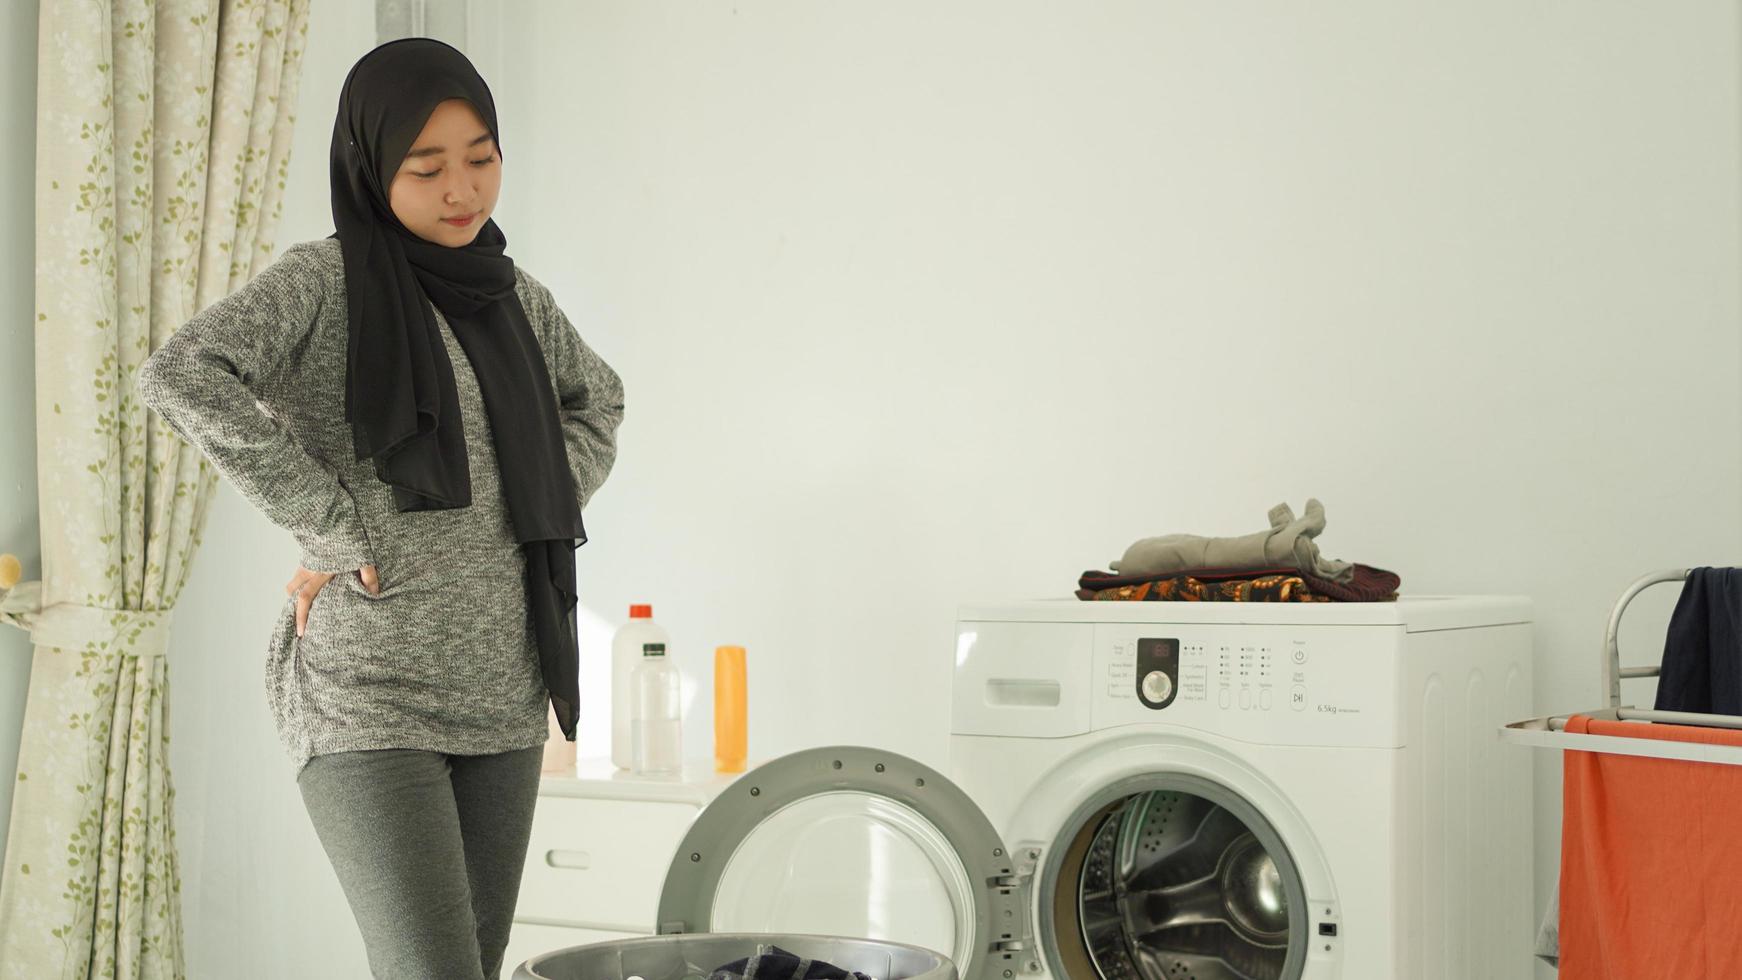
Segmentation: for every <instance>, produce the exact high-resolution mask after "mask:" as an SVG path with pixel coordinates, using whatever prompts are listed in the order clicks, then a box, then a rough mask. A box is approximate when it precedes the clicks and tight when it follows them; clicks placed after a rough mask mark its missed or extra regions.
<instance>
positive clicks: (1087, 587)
mask: <svg viewBox="0 0 1742 980" xmlns="http://www.w3.org/2000/svg"><path fill="white" fill-rule="evenodd" d="M1264 575H1292V576H1296V577H1298V578H1300V579H1301V580H1302V581H1303V582H1305V583H1306V584H1307V588H1309V589H1311V590H1312V591H1313V593H1314V594H1315V595H1322V596H1327V597H1329V598H1332V599H1335V600H1337V601H1338V602H1392V601H1395V600H1396V599H1397V587H1398V586H1399V585H1401V584H1402V583H1403V580H1402V579H1400V578H1398V577H1397V573H1395V572H1388V571H1386V570H1385V569H1383V568H1374V567H1373V566H1371V565H1362V564H1356V565H1355V574H1354V577H1353V578H1351V579H1350V580H1349V581H1347V582H1333V581H1331V580H1330V579H1328V578H1319V577H1318V576H1316V575H1307V574H1304V573H1303V572H1301V570H1300V569H1298V568H1188V569H1185V570H1184V571H1179V572H1169V573H1168V574H1166V575H1115V574H1113V573H1112V572H1101V571H1096V570H1094V569H1090V570H1089V571H1086V572H1084V573H1083V574H1082V576H1081V577H1080V578H1078V579H1077V598H1079V599H1085V600H1088V599H1093V598H1094V597H1095V593H1096V592H1098V591H1100V590H1102V589H1116V588H1119V587H1120V586H1123V585H1141V584H1142V583H1144V582H1154V581H1157V580H1160V579H1172V578H1180V577H1184V576H1190V577H1191V578H1195V579H1199V580H1201V581H1205V582H1225V581H1230V580H1234V579H1253V578H1259V577H1260V576H1264Z"/></svg>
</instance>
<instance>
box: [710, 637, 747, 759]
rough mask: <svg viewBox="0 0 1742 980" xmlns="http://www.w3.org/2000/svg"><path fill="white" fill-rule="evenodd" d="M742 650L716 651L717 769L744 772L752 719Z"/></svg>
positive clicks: (715, 741)
mask: <svg viewBox="0 0 1742 980" xmlns="http://www.w3.org/2000/svg"><path fill="white" fill-rule="evenodd" d="M747 681H748V679H747V678H746V676H745V669H744V648H743V647H730V646H727V647H715V648H714V768H715V770H717V771H719V772H743V771H744V757H745V755H746V748H745V743H746V741H747V731H746V729H747V728H748V724H749V719H748V717H747V710H746V709H747V704H746V701H747V698H746V692H745V687H746V684H747Z"/></svg>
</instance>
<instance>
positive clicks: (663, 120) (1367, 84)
mask: <svg viewBox="0 0 1742 980" xmlns="http://www.w3.org/2000/svg"><path fill="white" fill-rule="evenodd" d="M517 9H518V10H519V15H518V16H517V18H516V21H515V23H514V24H512V25H510V26H509V28H508V30H509V33H508V34H506V35H505V39H504V46H505V55H506V56H505V57H504V60H503V65H504V70H505V74H504V76H503V77H502V78H500V79H494V80H492V83H493V85H494V86H495V91H496V94H497V101H498V105H499V106H500V107H501V111H502V115H503V123H502V127H503V132H502V142H503V147H504V155H505V189H504V191H503V200H504V202H505V203H504V206H503V209H502V212H501V213H500V214H499V221H500V222H501V223H502V226H503V228H504V230H505V231H506V233H507V235H508V241H509V244H510V252H511V254H513V255H514V256H515V258H516V260H517V261H518V262H520V263H521V264H523V265H525V266H526V267H527V268H528V269H530V270H532V271H533V273H534V274H535V275H538V276H540V277H541V278H542V279H544V281H545V282H546V283H547V284H549V285H550V286H551V288H552V289H553V290H554V291H555V293H556V295H557V297H558V299H559V301H560V302H561V303H562V305H563V307H564V308H565V309H566V310H567V311H568V312H569V314H570V316H571V317H572V318H573V319H574V320H575V322H576V323H577V324H578V325H579V326H580V329H581V331H582V333H583V335H584V336H585V337H586V338H587V339H588V340H589V342H591V343H592V344H593V345H594V346H595V347H596V348H597V349H598V350H599V351H600V352H601V353H602V354H603V355H604V356H605V357H606V358H607V359H608V360H610V361H611V362H612V363H613V364H614V365H615V366H616V367H617V368H618V369H619V370H620V371H621V372H622V374H623V376H624V379H625V385H626V391H627V410H626V420H625V422H624V425H623V430H622V433H621V446H622V455H621V458H620V461H619V463H618V469H617V471H616V473H615V474H614V475H613V476H612V481H611V483H609V484H608V485H607V486H606V487H605V488H604V489H603V490H601V491H600V492H599V495H598V496H597V497H596V498H595V499H594V501H593V503H592V506H591V507H590V508H589V512H588V515H587V517H588V528H589V531H590V532H591V534H592V541H591V543H589V544H588V545H587V546H586V547H585V548H583V549H582V551H581V553H580V564H581V570H582V571H581V575H582V593H583V597H584V601H585V602H586V604H587V606H588V607H589V609H591V610H592V611H593V612H594V613H596V614H597V615H598V616H600V617H601V618H602V619H604V620H607V621H609V622H611V623H615V622H616V621H618V620H619V619H620V618H621V617H622V616H623V615H624V612H625V606H626V605H627V604H628V603H630V602H633V601H651V602H653V603H654V605H655V612H656V614H657V616H658V618H659V619H660V620H662V621H663V622H665V623H666V624H667V625H668V627H669V628H670V629H671V631H672V634H673V640H674V644H673V645H674V650H675V656H676V659H677V661H678V663H679V664H680V665H682V666H683V667H684V668H685V669H686V670H688V671H690V672H691V674H692V676H693V677H695V678H697V679H699V680H700V681H701V685H700V687H699V690H698V693H699V694H700V695H701V696H699V697H698V698H697V700H696V702H695V703H694V705H693V708H694V713H693V716H692V718H691V723H690V724H689V726H688V728H687V730H686V738H688V739H690V740H691V741H690V744H691V745H692V746H695V747H696V748H698V749H699V750H700V751H701V752H702V753H704V754H705V753H706V752H707V751H708V750H709V749H708V747H709V746H710V745H711V723H710V721H709V718H708V715H709V709H710V707H711V704H710V701H709V699H708V697H707V690H708V688H707V687H706V684H707V679H708V677H709V672H710V670H711V664H712V654H711V650H712V648H713V646H714V645H716V644H720V643H732V642H736V643H742V644H744V645H746V646H747V647H748V649H749V656H750V663H751V685H750V686H751V691H752V705H751V749H752V752H753V754H755V755H759V756H770V755H775V754H779V753H782V752H785V751H789V750H792V749H796V748H800V747H804V746H808V745H816V744H826V743H830V742H836V741H840V742H861V741H873V740H874V741H875V742H876V743H877V744H879V745H884V746H887V747H889V748H891V749H894V750H897V751H903V752H906V753H908V754H911V755H913V756H915V757H917V758H920V759H921V760H922V761H927V762H930V763H933V764H941V763H942V762H943V761H944V759H945V757H946V753H947V740H946V732H947V723H946V718H947V704H948V702H947V695H948V684H949V671H950V664H951V659H950V649H951V647H950V636H951V625H952V617H953V610H954V607H955V604H956V603H957V602H959V601H961V600H964V599H969V598H977V597H1021V596H1067V595H1069V594H1070V590H1071V589H1072V587H1073V585H1074V580H1075V577H1076V575H1077V574H1078V573H1079V572H1081V571H1082V570H1084V569H1086V568H1105V567H1106V564H1107V562H1108V561H1110V560H1112V559H1114V558H1116V557H1117V556H1118V555H1119V554H1120V553H1121V551H1122V550H1123V549H1124V547H1125V546H1126V545H1127V544H1128V543H1129V542H1130V541H1132V540H1133V539H1135V538H1138V537H1142V536H1146V535H1152V534H1160V533H1165V532H1173V531H1190V532H1196V533H1203V534H1240V533H1245V532H1249V531H1253V530H1257V529H1259V528H1261V527H1262V526H1263V519H1264V513H1265V510H1266V509H1267V508H1268V507H1270V506H1271V505H1272V504H1275V503H1277V502H1278V501H1283V500H1286V501H1289V502H1291V503H1292V504H1293V505H1294V506H1295V508H1296V509H1297V510H1298V509H1299V508H1300V507H1301V505H1302V503H1303V501H1304V499H1305V498H1306V497H1307V496H1309V495H1316V496H1319V497H1320V498H1321V499H1323V500H1324V502H1325V504H1326V508H1327V511H1328V514H1329V518H1330V526H1329V529H1328V530H1327V531H1326V532H1325V534H1324V536H1323V537H1322V538H1321V539H1320V540H1321V542H1322V544H1323V545H1324V547H1325V549H1326V551H1327V553H1328V554H1330V555H1331V556H1333V557H1340V558H1346V559H1353V560H1357V561H1362V562H1366V563H1369V564H1373V565H1378V566H1381V567H1384V568H1390V569H1393V570H1396V571H1397V572H1398V573H1400V574H1401V575H1402V577H1403V582H1404V590H1405V591H1407V592H1414V593H1433V592H1507V593H1522V594H1526V595H1529V596H1532V597H1533V598H1534V599H1535V601H1536V603H1537V614H1538V629H1537V643H1538V671H1537V684H1538V691H1539V697H1538V704H1539V706H1540V707H1541V708H1542V709H1543V710H1545V711H1547V710H1550V709H1554V710H1569V709H1576V708H1583V707H1590V706H1592V705H1593V704H1594V703H1596V701H1597V699H1598V698H1599V696H1600V684H1599V680H1598V669H1597V661H1596V659H1595V655H1596V652H1597V650H1598V647H1599V645H1600V642H1601V636H1602V625H1603V618H1604V616H1605V614H1606V613H1607V610H1608V608H1609V605H1610V603H1611V602H1612V601H1613V599H1614V597H1615V596H1616V594H1617V593H1618V592H1619V591H1620V590H1621V589H1622V587H1623V586H1625V585H1626V583H1627V582H1629V581H1630V580H1631V579H1633V578H1634V577H1635V576H1636V575H1638V574H1640V573H1642V572H1644V571H1647V570H1650V569H1654V568H1658V567H1670V566H1681V565H1698V564H1720V565H1723V564H1734V563H1738V562H1739V561H1742V396H1739V394H1738V392H1739V382H1742V377H1739V374H1742V343H1739V338H1742V333H1739V331H1738V327H1737V323H1738V313H1739V310H1738V289H1739V286H1742V276H1739V272H1738V260H1739V258H1742V254H1739V252H1742V233H1739V232H1742V229H1739V223H1738V219H1739V216H1742V212H1739V198H1738V189H1739V188H1738V173H1739V163H1742V160H1739V144H1738V109H1739V105H1738V25H1737V15H1736V11H1735V9H1734V7H1733V6H1732V5H1719V4H1703V3H1693V2H1682V3H1671V4H1653V5H1650V6H1649V7H1645V6H1641V5H1638V4H1625V3H1598V4H1592V3H1572V2H1558V3H1539V4H1530V5H1518V4H1510V3H1502V2H1497V0H1484V2H1476V3H1461V4H1437V5H1427V4H1397V3H1392V2H1381V0H1371V2H1349V0H1343V2H1338V3H1335V4H1314V5H1310V6H1307V5H1299V4H1288V3H1263V4H1257V3H1243V4H1183V3H1168V4H1157V3H1139V2H1126V3H1114V2H1096V3H1069V4H1066V3H1057V2H1047V3H1042V2H1032V0H1029V2H1016V0H999V2H991V0H981V2H963V0H957V2H951V3H945V4H847V3H817V2H799V0H788V2H739V3H735V4H712V5H700V4H678V3H671V2H665V3H659V2H649V3H638V4H621V3H601V2H584V3H571V4H557V3H544V4H536V5H526V6H523V7H520V8H517ZM1668 598H1669V599H1670V600H1673V590H1670V595H1669V596H1668ZM1642 602H1643V603H1644V605H1643V607H1642V608H1641V611H1640V616H1639V619H1638V621H1637V622H1636V623H1634V624H1632V625H1633V628H1632V629H1630V630H1629V632H1628V634H1627V636H1626V637H1624V638H1625V639H1627V640H1628V641H1629V643H1630V645H1632V647H1633V649H1635V650H1638V651H1640V653H1641V654H1642V656H1643V658H1644V659H1654V658H1655V657H1656V656H1657V654H1658V652H1659V650H1660V644H1661V637H1662V627H1663V622H1664V620H1663V618H1662V617H1663V616H1666V615H1667V609H1668V607H1669V603H1668V602H1666V601H1660V600H1659V599H1657V598H1654V597H1651V596H1649V595H1648V598H1647V599H1646V600H1642ZM1653 616H1657V617H1658V618H1657V619H1656V620H1655V622H1652V621H1651V620H1652V617H1653ZM1653 630H1655V633H1654V632H1653ZM602 640H603V633H602V632H601V634H600V636H599V638H598V639H597V640H595V642H594V643H593V645H592V646H590V647H589V648H588V649H590V650H591V651H592V653H593V655H594V662H593V671H592V673H591V675H590V676H591V677H592V678H593V679H594V681H595V682H598V681H599V680H600V679H601V678H602V676H603V674H602V663H603V652H604V651H603V644H602ZM1653 644H1659V646H1653ZM1639 696H1640V698H1641V699H1642V700H1647V701H1648V700H1649V697H1650V692H1649V690H1648V689H1647V690H1645V691H1642V692H1640V693H1639ZM586 717H587V718H589V719H590V722H591V724H592V727H591V728H590V729H585V730H584V732H587V733H590V734H591V737H592V739H593V740H594V742H593V744H594V745H596V746H597V745H600V743H599V742H598V741H597V740H598V738H599V732H600V731H601V730H602V723H603V719H602V717H601V716H600V714H599V713H598V711H597V710H594V711H591V712H589V713H588V714H587V715H586ZM1518 751H1527V750H1524V749H1519V750H1518ZM1557 763H1558V759H1556V758H1551V757H1549V756H1548V754H1546V753H1545V754H1543V756H1542V757H1541V758H1540V759H1539V762H1538V771H1539V774H1540V776H1541V778H1540V780H1539V788H1538V793H1537V803H1538V813H1539V816H1538V826H1537V841H1538V849H1539V855H1538V865H1537V881H1538V888H1539V890H1541V891H1540V894H1541V898H1540V899H1539V904H1540V901H1541V900H1546V894H1547V892H1546V889H1547V887H1548V884H1549V882H1550V881H1551V880H1552V878H1551V876H1552V874H1553V873H1554V869H1555V867H1556V866H1557V864H1558V861H1557V856H1556V851H1555V848H1556V847H1557V843H1556V842H1557V840H1558V826H1559V810H1558V806H1559V796H1558V793H1559V789H1558V787H1559V782H1558V774H1557V771H1556V768H1555V767H1556V765H1557ZM1526 972H1527V971H1526V968H1524V967H1522V966H1521V975H1525V973H1526Z"/></svg>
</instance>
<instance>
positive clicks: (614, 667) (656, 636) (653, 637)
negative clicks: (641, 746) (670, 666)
mask: <svg viewBox="0 0 1742 980" xmlns="http://www.w3.org/2000/svg"><path fill="white" fill-rule="evenodd" d="M647 643H661V644H670V643H671V638H670V637H668V636H666V635H665V630H663V629H661V628H660V627H659V624H657V623H655V622H654V621H653V607H652V606H651V605H648V604H645V603H636V604H635V605H632V606H630V607H629V622H627V623H624V624H623V625H622V626H620V627H618V628H617V635H616V636H614V637H612V638H611V764H612V765H614V766H616V767H617V768H619V769H633V768H635V743H634V736H633V735H632V732H633V731H634V729H633V728H632V727H631V722H632V721H633V720H634V718H633V715H632V714H631V712H632V711H633V708H632V707H631V706H632V704H633V700H632V699H631V690H630V687H629V682H630V678H631V677H632V676H633V675H634V673H635V668H636V666H638V665H639V664H640V663H641V648H642V646H643V645H644V644H647Z"/></svg>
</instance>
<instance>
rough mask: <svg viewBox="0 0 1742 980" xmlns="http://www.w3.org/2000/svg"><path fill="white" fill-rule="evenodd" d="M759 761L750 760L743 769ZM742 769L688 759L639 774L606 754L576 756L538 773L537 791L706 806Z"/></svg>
mask: <svg viewBox="0 0 1742 980" xmlns="http://www.w3.org/2000/svg"><path fill="white" fill-rule="evenodd" d="M758 765H760V763H758V762H755V761H751V762H747V763H745V765H744V772H749V771H750V770H752V769H755V768H756V767H757V766H758ZM742 775H744V773H743V772H715V771H714V760H713V759H690V760H687V761H685V762H684V767H683V772H682V773H674V774H672V775H669V776H643V775H638V774H636V773H633V772H629V771H627V770H623V769H618V768H617V767H616V766H613V765H612V764H611V759H610V757H608V756H595V757H584V758H581V759H577V760H576V761H575V764H574V766H573V767H572V768H568V769H559V770H555V771H551V772H545V773H543V774H541V776H540V778H539V784H538V792H539V793H540V794H541V795H544V796H573V797H583V798H593V799H606V800H651V801H663V802H670V803H689V804H691V805H693V806H697V807H702V806H706V805H707V804H708V802H709V801H710V800H712V799H713V798H714V797H715V796H717V795H719V793H720V791H721V790H723V789H725V788H726V787H727V786H730V785H731V784H732V782H733V781H734V780H736V779H737V778H738V777H739V776H742Z"/></svg>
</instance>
